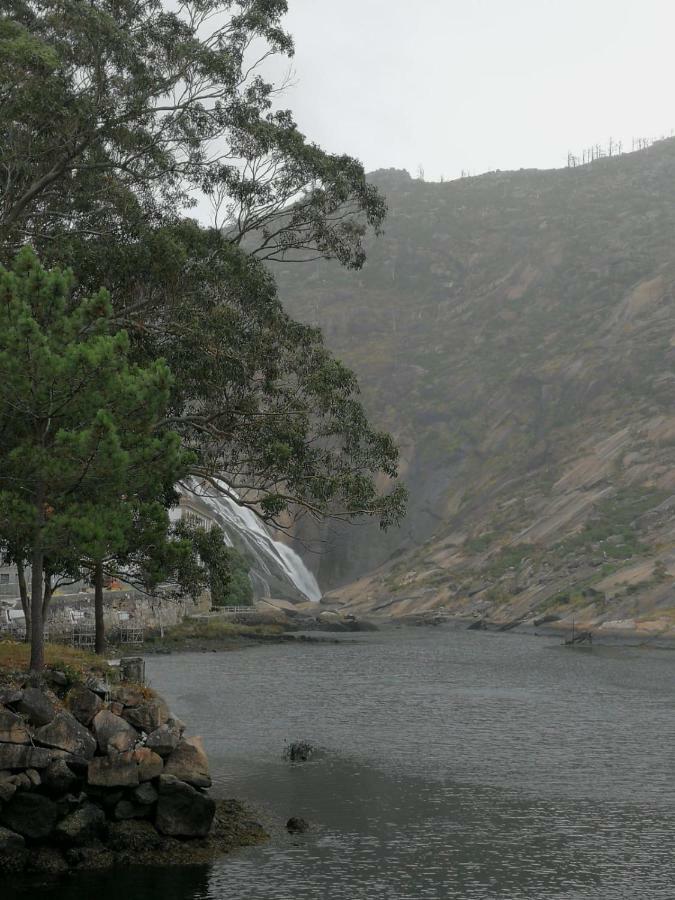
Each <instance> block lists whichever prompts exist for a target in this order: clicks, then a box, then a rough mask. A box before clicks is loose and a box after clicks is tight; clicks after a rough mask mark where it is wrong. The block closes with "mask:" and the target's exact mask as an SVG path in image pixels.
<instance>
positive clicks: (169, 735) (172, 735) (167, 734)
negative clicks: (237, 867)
mask: <svg viewBox="0 0 675 900" xmlns="http://www.w3.org/2000/svg"><path fill="white" fill-rule="evenodd" d="M180 737H181V732H180V731H179V730H178V728H176V726H175V725H169V724H168V723H167V724H166V725H160V727H159V728H156V729H155V730H154V731H152V732H151V733H150V734H149V735H148V738H147V740H146V742H145V746H146V747H149V748H150V749H151V750H154V751H155V753H158V754H159V755H160V756H169V754H171V753H172V752H173V751H174V750H175V749H176V747H177V746H178V742H179V741H180Z"/></svg>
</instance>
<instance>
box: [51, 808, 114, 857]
mask: <svg viewBox="0 0 675 900" xmlns="http://www.w3.org/2000/svg"><path fill="white" fill-rule="evenodd" d="M104 831H105V813H104V812H103V810H102V809H100V807H98V806H94V804H93V803H85V804H84V805H83V806H81V807H80V808H79V809H77V810H75V812H72V813H70V815H68V816H66V817H65V819H62V820H61V821H60V822H59V824H58V825H57V826H56V828H55V829H54V838H55V839H56V840H57V841H59V843H61V844H65V845H67V846H70V847H83V846H85V844H90V843H91V842H92V841H94V840H96V839H97V838H99V837H100V836H101V835H102V834H103V832H104Z"/></svg>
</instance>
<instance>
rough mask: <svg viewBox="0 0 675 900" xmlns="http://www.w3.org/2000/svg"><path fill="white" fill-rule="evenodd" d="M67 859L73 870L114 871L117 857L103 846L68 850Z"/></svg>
mask: <svg viewBox="0 0 675 900" xmlns="http://www.w3.org/2000/svg"><path fill="white" fill-rule="evenodd" d="M66 859H67V860H68V864H69V865H70V866H71V867H72V868H73V869H81V870H82V869H84V870H88V871H94V870H97V869H112V867H113V865H114V864H115V857H114V855H113V853H112V851H111V850H108V848H107V847H103V846H100V845H99V846H96V845H95V846H92V847H71V848H70V850H66Z"/></svg>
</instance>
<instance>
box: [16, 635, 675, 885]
mask: <svg viewBox="0 0 675 900" xmlns="http://www.w3.org/2000/svg"><path fill="white" fill-rule="evenodd" d="M148 668H149V672H150V675H151V677H152V679H153V682H154V684H155V685H156V686H157V687H158V688H160V689H161V690H162V691H163V692H164V693H165V694H166V695H167V697H168V698H169V699H170V701H171V702H172V705H173V707H174V709H175V711H176V712H177V714H178V715H179V716H181V717H182V718H184V719H186V720H187V721H188V722H189V723H190V727H191V730H192V731H200V732H201V733H202V734H203V735H204V737H205V739H206V743H207V747H208V749H209V752H210V756H211V760H212V766H213V769H214V775H215V782H216V789H217V790H218V791H219V792H220V793H221V794H223V795H227V796H238V797H241V798H244V799H249V800H250V801H251V802H253V803H254V804H255V805H257V806H258V807H262V808H264V809H265V810H268V811H269V813H270V814H271V815H272V816H273V817H276V818H281V819H285V818H287V817H288V816H290V815H301V816H304V817H305V818H307V819H308V820H309V821H310V822H311V823H312V824H313V826H314V827H313V830H312V832H310V833H309V834H308V835H305V836H302V837H295V838H290V837H288V836H287V835H285V834H280V833H277V834H275V836H274V840H273V842H272V843H271V844H270V845H269V846H267V847H263V848H256V849H254V850H250V851H245V852H242V853H238V854H236V855H233V856H232V857H230V858H226V859H224V860H223V861H222V862H220V863H218V864H217V865H215V866H213V867H212V868H211V870H210V871H205V870H203V869H195V870H193V871H190V870H188V872H181V873H180V875H177V874H176V873H171V874H170V875H169V877H168V878H166V879H165V878H162V879H160V880H159V881H157V880H155V879H154V877H153V876H152V875H150V876H148V875H147V873H145V874H143V873H140V874H136V873H133V872H128V873H122V875H121V876H118V875H117V874H116V875H115V879H114V881H115V884H114V889H115V896H116V897H119V896H120V894H122V895H124V894H127V895H128V896H129V897H134V898H135V897H139V898H140V897H143V898H147V900H155V898H157V900H159V898H162V900H188V898H189V900H197V898H203V897H207V898H213V900H225V898H227V900H244V898H261V900H264V898H275V900H291V898H297V900H310V898H311V900H314V898H335V900H342V898H345V900H347V898H350V900H356V898H364V900H365V898H368V900H370V898H378V897H382V898H385V897H386V898H392V900H403V898H406V900H407V898H410V900H417V898H439V900H440V898H451V900H455V898H456V900H460V898H461V900H493V898H494V900H553V898H556V900H581V898H584V900H586V898H598V900H623V898H645V900H672V898H673V897H674V896H675V858H674V856H673V853H672V844H673V833H674V831H675V789H674V786H673V777H672V774H673V762H674V758H673V757H674V750H673V747H674V744H673V740H672V737H673V707H674V706H675V700H674V699H673V691H672V688H673V673H674V672H675V657H673V656H672V655H671V654H670V653H665V652H661V653H656V652H648V651H638V650H620V651H611V650H607V649H605V648H596V649H594V650H593V652H592V653H580V652H576V651H569V650H564V649H563V648H560V647H559V646H558V645H557V643H556V642H552V641H549V640H544V639H537V638H531V637H525V636H518V635H513V634H509V635H486V634H480V633H477V632H456V631H453V630H451V629H446V628H442V629H434V630H432V631H426V630H425V631H419V630H414V631H408V630H404V631H396V632H394V633H391V634H377V635H368V636H367V638H366V639H365V640H363V641H361V642H358V643H349V644H341V645H327V646H316V645H311V644H310V645H280V646H269V647H261V648H257V649H253V650H249V651H247V652H245V653H230V654H199V655H198V654H194V655H189V656H174V657H168V658H166V657H165V658H161V659H152V660H150V661H149V663H148ZM301 738H306V739H309V740H311V741H313V742H315V743H318V744H320V745H322V746H324V747H326V748H327V749H328V752H327V753H326V755H325V756H322V757H321V758H319V759H317V760H316V761H312V762H310V763H308V764H300V765H291V764H289V763H288V762H285V761H284V760H283V759H282V751H283V746H284V742H285V741H291V740H297V739H301ZM105 891H106V880H105V879H101V878H96V877H90V878H88V879H86V880H85V879H80V878H74V879H72V880H71V881H70V882H69V883H68V885H67V886H60V887H59V888H54V889H51V890H50V891H48V892H45V891H41V892H33V893H32V896H43V895H45V893H49V894H50V895H51V896H58V897H59V898H61V900H70V898H71V897H73V898H74V897H78V900H80V898H83V897H85V896H86V897H88V896H90V895H91V894H94V893H98V894H99V896H100V897H101V900H107V897H108V894H106V893H105ZM110 896H112V893H111V894H110Z"/></svg>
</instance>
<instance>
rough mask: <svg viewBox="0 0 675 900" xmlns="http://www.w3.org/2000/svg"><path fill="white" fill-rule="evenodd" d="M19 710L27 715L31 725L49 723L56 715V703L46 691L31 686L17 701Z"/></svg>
mask: <svg viewBox="0 0 675 900" xmlns="http://www.w3.org/2000/svg"><path fill="white" fill-rule="evenodd" d="M16 708H17V710H18V711H19V712H20V713H21V715H22V716H25V717H26V718H27V719H28V721H29V722H30V723H31V725H37V726H40V725H48V724H49V723H50V722H51V721H52V719H53V718H54V716H55V715H56V709H55V708H54V704H53V703H52V701H51V700H50V699H49V697H48V696H47V695H46V694H45V693H44V691H41V690H39V689H38V688H33V687H29V688H26V690H25V691H24V692H23V694H22V696H21V699H20V700H19V701H18V702H17V703H16Z"/></svg>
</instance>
